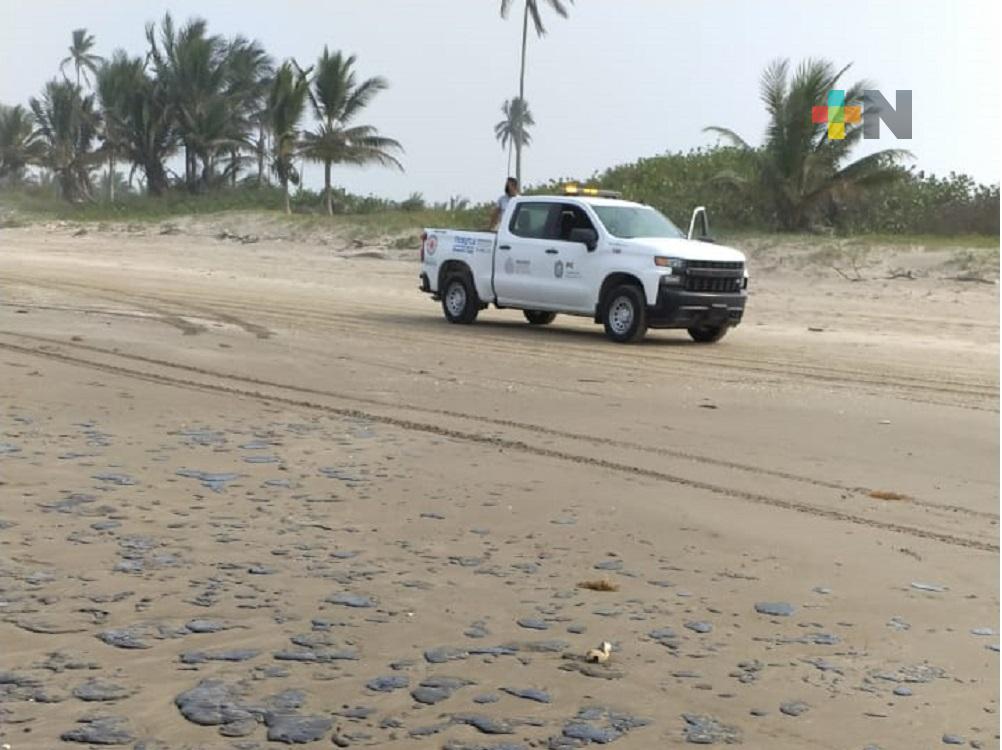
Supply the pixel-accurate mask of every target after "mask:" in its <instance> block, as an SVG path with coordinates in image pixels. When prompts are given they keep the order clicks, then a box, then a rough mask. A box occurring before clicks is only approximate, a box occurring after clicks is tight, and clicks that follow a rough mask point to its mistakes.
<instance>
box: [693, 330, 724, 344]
mask: <svg viewBox="0 0 1002 750" xmlns="http://www.w3.org/2000/svg"><path fill="white" fill-rule="evenodd" d="M689 335H690V336H692V340H693V341H696V342H698V343H700V344H712V343H714V342H717V341H720V339H722V338H723V337H724V336H726V335H727V326H698V327H696V328H690V329H689Z"/></svg>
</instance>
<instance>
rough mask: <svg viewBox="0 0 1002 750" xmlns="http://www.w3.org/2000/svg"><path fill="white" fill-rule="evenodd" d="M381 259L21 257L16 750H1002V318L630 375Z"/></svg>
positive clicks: (13, 352) (873, 330)
mask: <svg viewBox="0 0 1002 750" xmlns="http://www.w3.org/2000/svg"><path fill="white" fill-rule="evenodd" d="M137 235H141V236H137ZM349 254H350V253H346V252H344V251H333V250H332V249H331V247H330V246H326V245H322V244H319V243H314V242H288V241H280V240H277V239H268V238H263V239H261V240H260V241H258V242H255V243H251V244H242V243H239V242H232V241H225V240H218V239H214V238H213V237H211V236H199V235H197V234H185V233H182V234H180V235H164V236H161V235H159V234H157V233H156V232H155V231H150V232H145V233H143V232H139V233H136V232H128V231H125V230H122V231H108V232H99V231H93V230H91V231H88V232H86V233H83V234H80V235H79V236H74V233H73V232H72V231H70V230H67V229H60V228H55V229H42V228H28V229H13V230H3V231H2V232H0V405H2V413H0V416H2V422H0V482H2V484H0V495H2V497H3V501H2V503H0V742H3V743H6V744H9V745H10V746H11V747H12V748H14V749H15V750H24V749H25V748H53V747H74V746H79V747H84V746H87V745H89V744H94V743H114V744H118V745H120V746H124V747H136V748H146V750H153V749H154V748H170V749H171V750H174V749H176V748H240V749H241V750H243V749H249V748H256V747H261V748H263V747H277V746H279V744H278V743H282V742H310V741H312V742H315V743H316V744H315V746H316V747H326V746H332V744H333V745H338V746H374V747H384V746H385V747H392V746H397V747H408V748H410V747H415V748H450V749H452V750H459V749H460V748H471V749H472V748H491V747H550V748H572V747H582V746H584V745H585V744H588V743H608V742H613V743H614V745H615V746H616V747H623V748H649V747H684V746H688V745H689V744H712V743H716V744H719V745H724V744H727V743H736V742H741V743H743V744H744V745H745V746H748V747H769V748H805V747H811V748H864V747H868V746H872V747H879V748H883V749H884V750H892V749H893V748H913V747H937V746H941V745H943V743H944V741H946V740H947V739H948V740H949V741H951V742H952V741H954V740H956V741H958V742H962V743H963V744H964V745H967V746H970V747H984V748H992V747H998V746H999V740H998V713H997V712H998V697H999V683H998V675H999V672H998V644H999V630H998V628H999V619H998V612H999V598H998V591H999V588H998V581H999V579H998V564H999V555H998V541H999V530H998V454H999V453H998V452H999V441H998V427H999V425H998V403H999V402H998V353H999V347H998V341H999V338H998V337H999V330H998V323H997V321H998V293H997V288H996V287H995V286H994V285H991V286H989V285H980V284H970V283H962V282H954V281H945V280H943V279H941V278H937V276H936V274H935V273H930V274H929V276H928V277H927V278H920V279H917V280H914V281H907V280H879V279H876V278H875V279H874V280H872V281H866V282H861V283H850V282H846V281H845V280H843V279H840V278H837V277H831V275H830V274H829V275H826V274H824V273H821V272H820V271H818V270H817V269H812V268H810V267H803V266H802V267H790V265H791V264H790V263H786V264H784V263H777V262H776V258H777V257H786V256H784V254H783V248H782V247H769V248H763V249H762V251H761V252H760V253H759V254H757V255H755V256H753V263H752V273H753V276H752V279H753V297H752V299H751V301H750V303H749V313H748V317H747V321H746V323H745V324H744V325H742V327H740V328H738V329H737V330H736V331H734V332H732V334H731V335H730V336H728V337H727V338H726V339H724V341H723V342H721V344H719V345H717V346H713V347H704V346H697V345H694V344H691V343H690V342H689V341H688V340H687V337H685V335H684V334H679V333H675V332H652V334H651V335H650V336H649V340H648V341H647V342H645V343H644V344H643V345H640V346H636V347H619V346H615V345H612V344H609V343H607V342H606V341H605V340H604V338H603V337H602V334H601V329H600V328H599V327H597V326H593V325H591V324H589V323H588V322H586V321H580V320H573V319H567V318H558V319H557V322H556V323H554V324H553V325H552V326H549V327H547V328H545V329H535V328H532V329H530V328H529V327H528V326H527V325H525V324H524V322H523V321H522V320H521V317H520V316H519V315H518V314H517V313H513V312H502V311H485V312H484V313H482V314H481V319H480V320H479V321H478V322H477V324H475V325H473V326H471V327H457V326H449V325H448V324H446V323H445V322H444V321H443V320H442V318H441V313H440V311H439V310H438V308H437V306H436V305H435V304H434V303H432V302H431V301H430V300H428V299H427V298H425V297H423V296H422V295H420V294H419V293H418V292H417V290H416V288H415V286H416V273H417V266H416V264H415V263H413V262H408V261H407V260H404V259H403V258H402V255H403V253H398V254H394V253H392V252H386V253H383V254H384V255H386V256H387V257H385V258H383V259H374V258H364V257H363V258H360V257H348V255H349ZM790 256H795V252H794V251H793V250H791V251H790ZM916 257H918V258H919V260H921V261H922V262H923V263H925V264H926V266H928V267H930V268H932V267H933V266H934V261H935V258H933V259H932V260H930V258H932V256H924V255H921V254H918V255H916ZM899 260H900V259H899ZM936 262H938V261H936ZM888 263H890V261H888ZM793 265H794V266H795V265H796V264H793ZM598 582H600V583H601V584H602V585H599V586H596V588H609V589H613V590H608V591H603V590H594V588H586V587H582V586H581V584H582V583H589V584H595V583H598ZM603 641H608V642H610V643H611V644H612V653H611V656H610V658H609V660H608V661H607V662H606V663H605V664H599V665H594V664H590V663H587V662H586V661H584V660H583V658H582V657H583V655H584V654H585V653H586V652H587V651H588V650H589V649H591V648H594V647H596V646H599V644H600V643H601V642H603Z"/></svg>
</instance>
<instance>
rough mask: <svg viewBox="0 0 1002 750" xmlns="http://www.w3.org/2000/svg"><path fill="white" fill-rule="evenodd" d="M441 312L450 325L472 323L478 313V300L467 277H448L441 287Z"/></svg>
mask: <svg viewBox="0 0 1002 750" xmlns="http://www.w3.org/2000/svg"><path fill="white" fill-rule="evenodd" d="M442 287H443V288H442V312H443V313H445V319H446V320H448V321H449V322H450V323H472V322H473V321H474V320H476V319H477V313H478V312H480V300H479V299H478V298H477V292H476V290H475V289H474V288H473V284H472V282H471V281H470V279H469V277H468V276H463V275H457V276H450V277H449V278H447V279H446V280H445V283H444V284H443V285H442Z"/></svg>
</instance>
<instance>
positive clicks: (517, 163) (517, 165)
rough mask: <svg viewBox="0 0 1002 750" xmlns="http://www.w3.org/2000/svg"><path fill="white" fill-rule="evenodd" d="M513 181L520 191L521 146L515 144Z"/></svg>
mask: <svg viewBox="0 0 1002 750" xmlns="http://www.w3.org/2000/svg"><path fill="white" fill-rule="evenodd" d="M515 179H516V180H517V181H518V188H519V190H521V189H522V144H520V143H518V142H517V141H516V142H515Z"/></svg>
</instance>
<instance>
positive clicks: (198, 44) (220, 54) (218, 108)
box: [146, 13, 239, 191]
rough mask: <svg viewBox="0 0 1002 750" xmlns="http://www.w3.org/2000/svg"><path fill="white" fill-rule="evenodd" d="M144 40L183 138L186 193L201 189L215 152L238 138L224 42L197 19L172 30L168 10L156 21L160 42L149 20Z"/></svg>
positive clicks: (208, 179) (205, 186)
mask: <svg viewBox="0 0 1002 750" xmlns="http://www.w3.org/2000/svg"><path fill="white" fill-rule="evenodd" d="M146 39H147V41H148V42H149V45H150V59H151V60H152V61H153V64H154V68H155V70H156V76H157V79H159V80H163V81H164V82H165V84H166V89H167V92H168V96H169V98H170V101H171V105H172V107H173V115H174V119H175V121H176V123H177V126H178V129H179V132H180V133H181V138H182V140H183V142H184V150H185V165H184V166H185V168H184V174H185V183H186V184H187V186H188V189H189V190H192V191H199V190H202V191H204V190H207V189H208V187H209V185H210V184H211V182H212V180H213V177H214V171H215V159H216V156H217V155H218V153H219V152H220V151H223V150H224V149H228V148H230V147H232V146H234V145H238V141H239V139H238V138H237V137H235V136H236V134H235V133H234V128H233V127H232V125H233V121H234V117H235V116H236V112H235V108H234V107H235V101H233V98H232V97H230V96H227V92H226V86H227V83H228V75H229V67H228V64H227V63H228V55H227V53H228V46H227V44H226V41H225V40H224V39H223V38H222V37H221V36H218V35H212V36H210V35H209V34H208V25H207V24H206V22H205V21H204V20H203V19H200V18H195V19H192V20H190V21H188V22H187V23H186V24H185V25H184V26H182V27H181V29H180V30H175V27H174V21H173V19H172V18H171V15H170V13H167V14H165V15H164V18H163V21H162V22H161V26H160V43H159V44H158V43H157V38H156V30H155V27H154V25H153V24H149V25H148V26H147V27H146ZM199 161H201V163H202V168H201V174H199V168H198V162H199Z"/></svg>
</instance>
